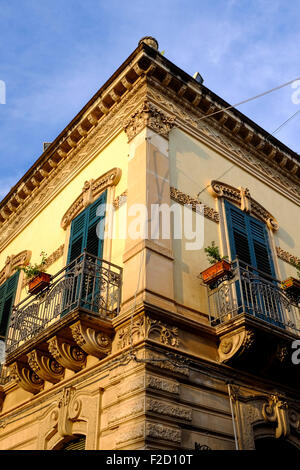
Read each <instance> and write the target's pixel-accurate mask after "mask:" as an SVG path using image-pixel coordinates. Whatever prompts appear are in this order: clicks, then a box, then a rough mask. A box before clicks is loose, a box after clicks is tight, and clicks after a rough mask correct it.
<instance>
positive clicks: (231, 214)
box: [225, 201, 275, 276]
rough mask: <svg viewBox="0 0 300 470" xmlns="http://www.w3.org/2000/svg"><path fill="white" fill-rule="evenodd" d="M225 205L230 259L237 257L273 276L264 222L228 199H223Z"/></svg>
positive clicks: (273, 271)
mask: <svg viewBox="0 0 300 470" xmlns="http://www.w3.org/2000/svg"><path fill="white" fill-rule="evenodd" d="M225 207H226V216H227V222H228V233H229V240H230V250H231V256H232V259H235V258H236V257H238V258H239V260H240V261H242V262H244V263H246V264H250V265H252V266H253V267H255V268H257V269H259V270H261V271H263V272H264V273H266V274H268V275H270V276H275V269H274V264H273V260H272V254H271V249H270V245H269V239H268V233H267V229H266V226H265V224H264V223H263V222H261V221H260V220H257V219H255V218H254V217H252V216H250V215H248V214H246V213H245V212H242V211H241V210H240V209H238V208H237V207H235V206H233V205H232V204H230V203H229V202H228V201H225Z"/></svg>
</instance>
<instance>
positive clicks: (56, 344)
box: [48, 336, 86, 372]
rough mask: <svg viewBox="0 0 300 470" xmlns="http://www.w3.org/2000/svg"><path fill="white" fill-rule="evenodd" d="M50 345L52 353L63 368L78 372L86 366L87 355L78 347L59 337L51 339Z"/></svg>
mask: <svg viewBox="0 0 300 470" xmlns="http://www.w3.org/2000/svg"><path fill="white" fill-rule="evenodd" d="M48 345H49V351H50V353H51V354H52V356H53V357H54V358H55V359H56V361H57V362H58V363H59V364H60V365H61V366H62V367H65V368H66V369H70V370H73V371H74V372H77V371H79V370H81V369H82V368H83V367H84V366H85V362H86V354H85V353H84V352H83V351H82V349H80V348H79V347H78V346H75V345H74V344H71V343H70V342H68V341H66V340H63V339H61V338H59V337H58V336H54V337H53V338H51V339H50V340H49V341H48Z"/></svg>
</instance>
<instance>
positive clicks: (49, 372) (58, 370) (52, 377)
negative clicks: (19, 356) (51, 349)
mask: <svg viewBox="0 0 300 470" xmlns="http://www.w3.org/2000/svg"><path fill="white" fill-rule="evenodd" d="M27 357H28V364H29V366H30V367H31V369H32V370H33V371H34V372H35V373H36V375H38V376H39V377H40V379H42V380H46V381H48V382H51V383H53V384H55V383H57V382H59V381H60V380H61V379H62V378H63V376H64V372H65V369H64V368H63V367H62V366H61V365H60V364H59V363H58V362H57V361H56V360H55V359H54V358H53V357H52V356H50V354H49V355H48V354H47V353H44V352H41V351H38V350H33V351H31V352H30V353H28V354H27Z"/></svg>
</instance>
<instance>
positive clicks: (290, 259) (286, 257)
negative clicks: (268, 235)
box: [276, 246, 300, 265]
mask: <svg viewBox="0 0 300 470" xmlns="http://www.w3.org/2000/svg"><path fill="white" fill-rule="evenodd" d="M276 251H277V256H278V258H280V259H282V260H283V261H286V262H287V263H289V264H291V265H295V264H298V263H300V258H297V256H294V255H292V254H291V253H289V252H288V251H285V250H283V249H282V248H280V246H276Z"/></svg>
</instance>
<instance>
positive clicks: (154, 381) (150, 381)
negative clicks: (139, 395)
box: [146, 375, 180, 395]
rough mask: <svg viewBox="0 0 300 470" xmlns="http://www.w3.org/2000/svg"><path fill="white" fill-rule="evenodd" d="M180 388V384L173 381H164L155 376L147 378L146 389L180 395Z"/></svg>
mask: <svg viewBox="0 0 300 470" xmlns="http://www.w3.org/2000/svg"><path fill="white" fill-rule="evenodd" d="M179 386H180V385H179V383H178V382H175V381H173V380H168V379H163V378H161V377H156V376H154V375H147V376H146V388H150V389H153V390H159V391H161V392H167V393H172V394H174V395H179Z"/></svg>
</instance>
